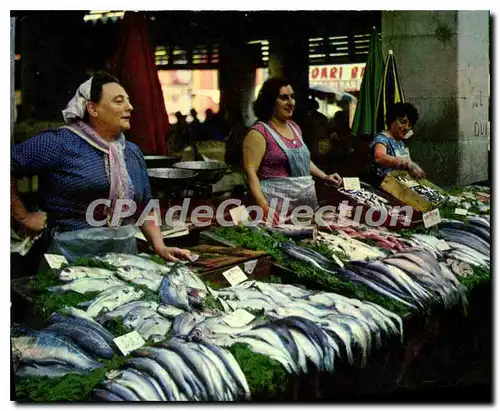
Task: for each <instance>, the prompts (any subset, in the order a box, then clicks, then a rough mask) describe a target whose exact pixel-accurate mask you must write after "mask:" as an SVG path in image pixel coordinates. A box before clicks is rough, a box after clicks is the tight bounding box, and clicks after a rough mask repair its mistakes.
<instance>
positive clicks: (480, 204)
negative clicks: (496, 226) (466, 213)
mask: <svg viewBox="0 0 500 411" xmlns="http://www.w3.org/2000/svg"><path fill="white" fill-rule="evenodd" d="M490 201H491V195H490V188H489V187H482V186H474V187H465V188H464V190H463V191H462V192H461V193H458V194H455V195H451V196H450V197H449V198H448V203H449V204H453V205H455V206H456V207H459V208H463V209H465V210H470V209H471V208H472V207H473V206H475V207H476V208H477V209H478V210H479V212H480V213H481V214H484V213H489V211H490Z"/></svg>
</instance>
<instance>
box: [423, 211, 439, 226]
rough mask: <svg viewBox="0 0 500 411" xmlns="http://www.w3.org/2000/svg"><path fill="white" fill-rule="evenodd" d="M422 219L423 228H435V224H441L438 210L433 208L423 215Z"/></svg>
mask: <svg viewBox="0 0 500 411" xmlns="http://www.w3.org/2000/svg"><path fill="white" fill-rule="evenodd" d="M422 217H423V219H424V227H425V228H429V227H432V226H435V225H436V224H439V223H440V222H441V214H439V208H435V209H434V210H431V211H429V212H428V213H424V214H423V215H422Z"/></svg>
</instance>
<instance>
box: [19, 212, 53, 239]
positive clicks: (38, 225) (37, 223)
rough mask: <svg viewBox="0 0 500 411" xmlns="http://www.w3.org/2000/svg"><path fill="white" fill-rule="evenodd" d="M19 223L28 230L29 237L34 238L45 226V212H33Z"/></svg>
mask: <svg viewBox="0 0 500 411" xmlns="http://www.w3.org/2000/svg"><path fill="white" fill-rule="evenodd" d="M20 223H21V224H22V225H23V226H24V227H25V228H26V230H28V232H29V233H30V235H32V236H35V235H36V234H38V233H40V231H42V230H43V229H44V228H45V227H46V226H47V213H46V212H45V211H35V212H32V213H28V214H27V215H26V217H24V218H23V219H22V220H20Z"/></svg>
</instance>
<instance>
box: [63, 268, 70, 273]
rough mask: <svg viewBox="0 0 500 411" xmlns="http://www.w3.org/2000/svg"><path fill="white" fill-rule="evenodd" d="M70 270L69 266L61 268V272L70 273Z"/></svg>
mask: <svg viewBox="0 0 500 411" xmlns="http://www.w3.org/2000/svg"><path fill="white" fill-rule="evenodd" d="M71 271H72V270H71V268H65V269H64V270H63V273H70V272H71Z"/></svg>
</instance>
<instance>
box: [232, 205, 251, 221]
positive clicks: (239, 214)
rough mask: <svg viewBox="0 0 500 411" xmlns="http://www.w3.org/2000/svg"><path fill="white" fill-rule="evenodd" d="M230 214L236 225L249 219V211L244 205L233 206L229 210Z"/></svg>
mask: <svg viewBox="0 0 500 411" xmlns="http://www.w3.org/2000/svg"><path fill="white" fill-rule="evenodd" d="M229 214H230V215H231V219H232V220H233V223H234V225H238V224H239V223H241V222H242V221H248V220H249V215H248V211H247V209H246V208H245V206H244V205H241V206H239V207H236V208H232V209H231V210H229Z"/></svg>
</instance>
